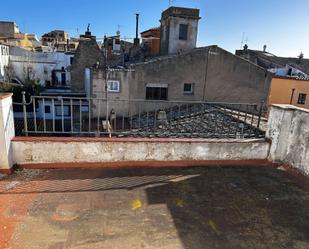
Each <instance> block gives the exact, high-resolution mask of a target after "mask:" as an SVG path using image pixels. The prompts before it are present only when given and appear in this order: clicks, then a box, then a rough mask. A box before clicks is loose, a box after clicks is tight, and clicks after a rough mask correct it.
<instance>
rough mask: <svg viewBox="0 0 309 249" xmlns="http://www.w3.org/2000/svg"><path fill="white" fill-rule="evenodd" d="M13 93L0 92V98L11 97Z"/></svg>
mask: <svg viewBox="0 0 309 249" xmlns="http://www.w3.org/2000/svg"><path fill="white" fill-rule="evenodd" d="M12 96H13V93H0V100H1V99H6V98H9V97H12Z"/></svg>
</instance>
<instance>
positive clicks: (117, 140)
mask: <svg viewBox="0 0 309 249" xmlns="http://www.w3.org/2000/svg"><path fill="white" fill-rule="evenodd" d="M12 141H13V142H63V143H69V142H75V143H76V142H81V143H85V142H89V143H102V142H107V143H108V142H110V143H263V142H268V141H267V140H266V139H264V138H256V139H207V138H107V137H14V138H13V139H12Z"/></svg>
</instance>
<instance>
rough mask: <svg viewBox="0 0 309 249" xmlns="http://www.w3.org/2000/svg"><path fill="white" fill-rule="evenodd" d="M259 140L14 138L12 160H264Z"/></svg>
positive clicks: (263, 146) (265, 153) (265, 149)
mask: <svg viewBox="0 0 309 249" xmlns="http://www.w3.org/2000/svg"><path fill="white" fill-rule="evenodd" d="M268 152H269V143H267V142H265V141H264V140H261V139H251V140H225V141H220V140H207V139H130V138H128V139H117V138H115V139H113V138H112V139H109V138H30V137H29V138H27V137H25V138H15V139H14V140H13V157H14V161H15V163H17V164H19V165H23V164H36V163H84V162H95V163H97V162H141V161H161V162H162V161H188V160H193V161H198V160H266V159H267V157H268Z"/></svg>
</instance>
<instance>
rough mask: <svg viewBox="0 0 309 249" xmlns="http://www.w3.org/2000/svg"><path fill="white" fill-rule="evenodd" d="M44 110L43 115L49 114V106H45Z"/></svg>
mask: <svg viewBox="0 0 309 249" xmlns="http://www.w3.org/2000/svg"><path fill="white" fill-rule="evenodd" d="M44 109H45V110H44V111H45V113H50V106H49V105H47V106H45V108H44Z"/></svg>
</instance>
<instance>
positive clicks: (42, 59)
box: [9, 47, 74, 87]
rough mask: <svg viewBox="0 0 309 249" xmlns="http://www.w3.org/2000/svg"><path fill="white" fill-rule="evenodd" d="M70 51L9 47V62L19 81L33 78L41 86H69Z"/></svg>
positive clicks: (71, 55) (71, 56)
mask: <svg viewBox="0 0 309 249" xmlns="http://www.w3.org/2000/svg"><path fill="white" fill-rule="evenodd" d="M73 57H74V55H73V54H72V53H59V52H51V53H44V52H31V51H27V50H25V49H22V48H19V47H11V48H10V56H9V62H10V64H11V65H12V68H13V70H14V75H15V77H16V78H17V79H18V80H20V81H21V82H25V81H27V79H29V80H35V81H36V82H37V83H39V84H40V85H41V86H47V87H48V86H70V83H71V73H70V65H71V63H72V58H73Z"/></svg>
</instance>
